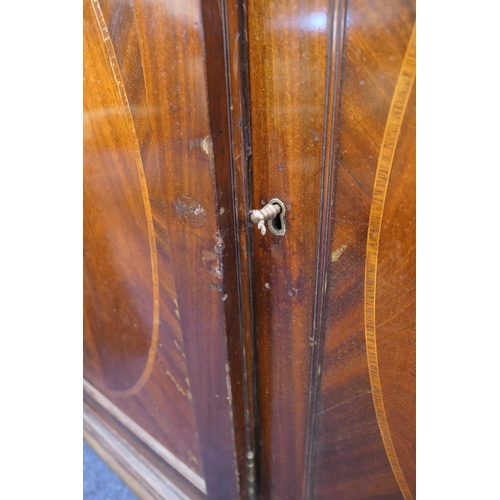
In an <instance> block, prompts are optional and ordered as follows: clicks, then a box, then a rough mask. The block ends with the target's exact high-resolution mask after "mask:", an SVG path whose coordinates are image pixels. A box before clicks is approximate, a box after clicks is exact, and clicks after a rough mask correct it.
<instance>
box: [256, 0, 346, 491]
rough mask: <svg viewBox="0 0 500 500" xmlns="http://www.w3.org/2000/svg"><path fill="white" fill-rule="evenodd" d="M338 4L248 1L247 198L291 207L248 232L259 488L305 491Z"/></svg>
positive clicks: (329, 185) (325, 259)
mask: <svg viewBox="0 0 500 500" xmlns="http://www.w3.org/2000/svg"><path fill="white" fill-rule="evenodd" d="M344 13H345V3H344V2H341V1H339V2H327V1H324V2H316V1H307V2H303V1H301V2H291V3H290V2H289V3H287V4H284V3H279V2H278V3H276V2H267V1H260V0H254V1H249V2H248V23H249V65H250V99H251V109H252V162H253V165H252V167H253V178H252V183H253V193H254V196H253V204H254V207H259V206H261V205H262V204H264V203H265V202H268V201H269V200H270V199H271V198H274V197H278V198H280V199H281V200H282V201H283V202H284V203H285V205H286V207H287V215H286V218H287V232H286V234H285V236H284V237H279V236H273V235H272V234H268V235H266V236H265V237H261V236H260V235H258V234H257V235H254V255H255V263H254V264H255V282H254V295H255V298H256V302H255V307H256V316H257V318H258V322H257V339H258V394H259V411H260V422H261V428H260V429H259V433H260V445H261V449H260V455H261V463H260V465H261V467H260V474H261V495H262V496H263V498H280V499H281V498H308V497H309V489H310V470H311V459H312V449H313V440H314V418H313V415H314V410H313V408H314V407H315V405H316V400H315V398H316V390H315V386H316V383H317V380H318V378H317V377H318V373H319V372H318V367H319V353H320V349H321V346H320V342H321V331H322V326H321V322H322V315H323V313H322V309H323V307H322V300H323V299H322V297H323V293H324V279H325V268H326V267H327V262H328V250H327V247H328V231H329V219H330V215H329V211H330V205H331V202H330V199H331V196H332V177H333V164H334V162H333V156H334V140H333V131H334V130H335V128H336V125H335V119H336V112H337V99H336V96H337V94H338V81H339V80H338V77H339V72H338V68H339V65H340V60H341V59H340V57H341V48H340V47H341V39H342V33H343V19H344Z"/></svg>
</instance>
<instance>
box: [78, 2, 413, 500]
mask: <svg viewBox="0 0 500 500" xmlns="http://www.w3.org/2000/svg"><path fill="white" fill-rule="evenodd" d="M273 198H278V199H279V200H281V201H282V203H283V206H284V207H285V208H286V214H285V222H286V232H285V233H284V234H283V235H275V234H273V233H272V232H271V231H269V230H268V231H267V232H266V234H265V235H262V234H261V233H260V232H259V230H258V229H257V227H255V226H254V225H253V224H252V222H251V220H250V217H249V211H250V210H252V209H260V208H261V207H262V206H263V205H265V204H266V203H267V202H269V201H270V200H271V199H273ZM84 432H85V436H86V438H87V440H88V441H89V442H90V444H91V445H92V446H94V448H96V450H97V451H98V452H99V453H100V454H101V455H102V456H103V457H104V458H105V459H106V460H107V461H108V462H109V463H110V464H111V465H112V466H113V468H115V470H117V471H118V473H119V474H120V475H122V477H123V478H124V479H125V480H126V481H127V482H128V483H129V484H130V485H131V487H132V488H133V489H134V490H135V491H136V492H137V494H138V495H139V496H140V497H141V498H205V497H207V498H210V499H224V500H228V499H240V498H241V499H249V500H253V499H264V500H267V499H279V500H281V499H291V500H292V499H304V500H305V499H346V500H347V499H349V500H355V499H370V498H373V499H375V498H377V499H381V498H384V499H401V498H404V499H405V500H407V499H412V498H416V483H415V6H414V3H413V2H412V1H410V2H408V1H397V0H390V1H381V0H375V1H372V2H361V1H358V0H352V1H349V2H347V1H345V0H332V1H326V0H316V1H309V0H307V1H303V0H300V1H299V0H292V1H290V2H281V1H276V0H275V1H271V0H245V1H234V2H230V1H226V0H222V1H221V2H217V1H215V0H204V1H203V2H200V1H199V0H182V1H181V0H179V1H173V0H172V1H171V0H169V1H165V2H160V1H145V0H135V1H133V2H124V1H122V0H85V1H84Z"/></svg>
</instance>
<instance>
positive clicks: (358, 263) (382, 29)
mask: <svg viewBox="0 0 500 500" xmlns="http://www.w3.org/2000/svg"><path fill="white" fill-rule="evenodd" d="M414 22H415V5H414V3H413V2H412V1H411V0H410V1H406V0H391V1H389V2H386V1H380V0H373V1H370V2H361V1H357V0H354V1H349V2H342V1H331V2H328V1H300V2H299V1H296V2H294V1H292V2H287V3H286V4H285V3H284V2H272V1H267V0H249V1H248V31H249V68H250V102H251V120H252V121H251V123H252V166H253V169H252V184H253V203H254V206H255V208H258V207H259V205H260V204H261V203H262V202H267V201H269V199H270V198H273V197H279V198H280V199H282V200H283V202H284V203H285V204H287V215H286V217H287V233H286V234H285V236H283V237H279V236H274V235H272V234H269V233H268V234H267V235H266V236H264V237H261V236H260V235H258V234H257V233H255V234H254V255H255V262H254V268H255V282H254V294H255V309H256V318H257V330H256V331H257V342H258V349H257V353H258V372H257V373H258V404H259V416H260V427H259V433H260V441H259V442H260V448H259V453H260V464H261V467H260V469H259V472H260V478H261V483H260V488H261V494H262V498H266V499H267V498H269V499H271V498H272V499H283V498H289V499H299V498H301V499H309V498H318V499H319V498H322V499H323V498H324V499H331V498H336V499H346V500H347V499H349V500H353V499H368V498H387V499H389V498H391V499H392V498H394V499H396V498H405V499H410V498H415V495H416V492H415V149H414V148H415V90H414V70H415V52H414V51H415V46H414V43H413V40H414V39H413V35H412V30H413V27H414Z"/></svg>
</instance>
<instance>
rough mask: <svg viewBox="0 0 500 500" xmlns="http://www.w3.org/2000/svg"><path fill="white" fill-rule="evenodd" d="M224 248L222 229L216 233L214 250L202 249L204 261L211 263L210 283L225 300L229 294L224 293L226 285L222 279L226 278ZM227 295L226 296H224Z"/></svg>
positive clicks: (209, 269) (209, 271)
mask: <svg viewBox="0 0 500 500" xmlns="http://www.w3.org/2000/svg"><path fill="white" fill-rule="evenodd" d="M223 250H224V240H223V238H222V235H221V233H220V231H217V232H216V233H215V245H214V247H213V250H202V253H201V259H202V261H203V262H207V263H210V268H208V270H207V272H208V276H209V279H208V281H207V283H208V285H209V286H210V288H211V289H212V290H216V291H218V292H219V293H221V294H222V295H223V300H226V299H227V294H225V293H224V285H223V284H222V280H223V278H224V271H223V265H222V252H223ZM224 296H225V298H224Z"/></svg>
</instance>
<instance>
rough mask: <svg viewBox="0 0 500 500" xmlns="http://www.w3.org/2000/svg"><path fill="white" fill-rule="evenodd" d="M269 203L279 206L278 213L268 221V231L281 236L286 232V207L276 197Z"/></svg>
mask: <svg viewBox="0 0 500 500" xmlns="http://www.w3.org/2000/svg"><path fill="white" fill-rule="evenodd" d="M269 204H270V205H278V206H279V207H280V213H279V214H278V215H277V216H276V217H275V218H274V219H271V220H270V221H269V223H268V225H269V231H271V233H273V234H275V235H276V236H283V235H284V234H285V232H286V223H285V214H286V207H285V204H284V203H283V202H282V201H281V200H280V199H278V198H273V199H272V200H271V201H270V202H269Z"/></svg>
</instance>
